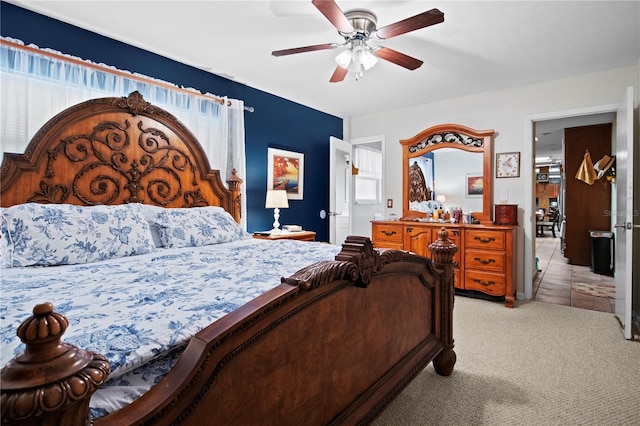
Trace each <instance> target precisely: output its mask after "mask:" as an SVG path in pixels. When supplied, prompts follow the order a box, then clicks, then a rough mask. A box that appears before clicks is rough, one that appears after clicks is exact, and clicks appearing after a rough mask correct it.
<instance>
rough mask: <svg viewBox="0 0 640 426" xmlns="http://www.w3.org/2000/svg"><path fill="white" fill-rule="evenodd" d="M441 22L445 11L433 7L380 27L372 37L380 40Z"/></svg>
mask: <svg viewBox="0 0 640 426" xmlns="http://www.w3.org/2000/svg"><path fill="white" fill-rule="evenodd" d="M440 22H444V13H442V12H440V11H439V10H438V9H431V10H428V11H426V12H422V13H421V14H419V15H416V16H412V17H410V18H407V19H403V20H402V21H398V22H396V23H394V24H389V25H387V26H385V27H382V28H378V29H377V30H376V31H375V32H374V33H373V35H372V37H373V38H375V39H378V40H384V39H387V38H391V37H395V36H398V35H400V34H405V33H408V32H411V31H415V30H419V29H420V28H425V27H428V26H430V25H435V24H439V23H440Z"/></svg>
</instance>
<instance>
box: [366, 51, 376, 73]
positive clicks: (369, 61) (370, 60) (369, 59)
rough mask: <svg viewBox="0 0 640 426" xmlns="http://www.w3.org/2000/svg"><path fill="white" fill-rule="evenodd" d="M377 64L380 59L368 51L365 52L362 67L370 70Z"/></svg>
mask: <svg viewBox="0 0 640 426" xmlns="http://www.w3.org/2000/svg"><path fill="white" fill-rule="evenodd" d="M376 63H378V58H377V57H376V56H375V55H374V54H373V53H371V52H369V51H368V50H367V51H365V52H364V55H363V57H362V66H363V67H364V69H365V70H370V69H371V68H373V66H374V65H375V64H376Z"/></svg>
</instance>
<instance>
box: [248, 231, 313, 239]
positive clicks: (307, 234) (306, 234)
mask: <svg viewBox="0 0 640 426" xmlns="http://www.w3.org/2000/svg"><path fill="white" fill-rule="evenodd" d="M253 238H259V239H261V240H300V241H315V240H316V233H315V232H314V231H300V232H282V233H281V234H274V235H260V234H253Z"/></svg>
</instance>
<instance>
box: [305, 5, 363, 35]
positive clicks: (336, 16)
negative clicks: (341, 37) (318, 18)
mask: <svg viewBox="0 0 640 426" xmlns="http://www.w3.org/2000/svg"><path fill="white" fill-rule="evenodd" d="M311 3H313V5H314V6H315V7H316V8H317V9H318V10H319V11H320V13H322V14H323V15H324V16H325V17H326V18H327V19H328V20H329V22H331V24H333V26H334V27H336V29H337V30H338V31H340V32H341V33H347V34H348V33H353V32H355V29H354V28H353V25H351V23H350V22H349V20H348V19H347V17H346V16H344V13H343V12H342V10H340V7H338V5H337V4H336V2H335V1H333V0H313V1H312V2H311Z"/></svg>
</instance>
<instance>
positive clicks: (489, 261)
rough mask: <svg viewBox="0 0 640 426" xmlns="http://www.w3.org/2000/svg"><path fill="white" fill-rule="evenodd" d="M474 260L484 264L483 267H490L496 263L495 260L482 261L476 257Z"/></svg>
mask: <svg viewBox="0 0 640 426" xmlns="http://www.w3.org/2000/svg"><path fill="white" fill-rule="evenodd" d="M473 260H475V261H476V262H479V263H482V264H483V265H488V264H490V263H493V262H495V259H487V260H482V259H481V258H479V257H474V258H473Z"/></svg>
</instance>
